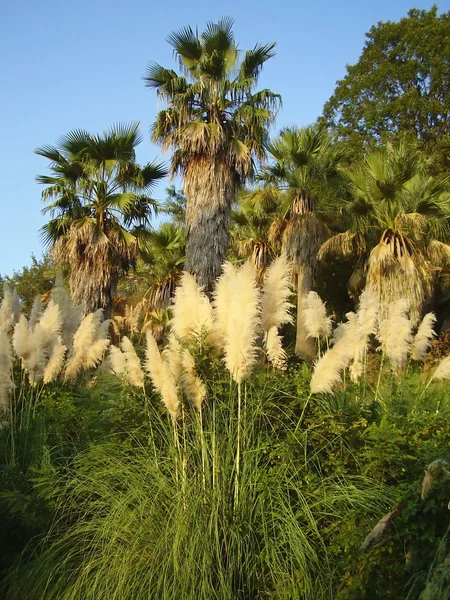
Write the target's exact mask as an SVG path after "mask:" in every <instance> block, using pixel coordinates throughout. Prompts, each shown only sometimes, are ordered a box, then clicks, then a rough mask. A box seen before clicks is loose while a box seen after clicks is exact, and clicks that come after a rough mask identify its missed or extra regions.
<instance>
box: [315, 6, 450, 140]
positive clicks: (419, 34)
mask: <svg viewBox="0 0 450 600" xmlns="http://www.w3.org/2000/svg"><path fill="white" fill-rule="evenodd" d="M366 35H367V41H366V44H365V46H364V49H363V52H362V54H361V56H360V58H359V60H358V62H357V63H356V64H355V65H351V66H347V75H346V76H345V77H344V78H343V79H342V80H340V81H338V82H337V86H336V89H335V91H334V94H333V95H332V97H331V98H330V100H329V101H328V102H327V103H326V104H325V107H324V112H323V115H324V118H325V119H326V121H327V123H328V125H329V126H331V127H333V128H336V131H337V133H338V135H339V136H341V137H342V138H344V139H346V140H349V141H352V142H353V143H355V144H356V145H361V144H364V143H370V142H374V141H375V142H376V141H381V142H382V141H386V140H387V139H391V140H392V137H393V136H399V135H402V134H404V135H407V136H409V137H411V138H417V139H418V140H419V141H420V142H421V143H430V142H431V143H432V144H436V143H437V144H439V145H440V146H442V144H448V137H447V136H449V134H450V121H449V116H450V12H446V13H443V14H441V15H438V9H437V7H436V6H433V7H432V8H431V9H430V10H429V11H426V10H417V9H412V10H410V11H409V13H408V16H407V17H404V18H402V19H401V20H400V21H399V22H396V23H394V22H391V21H387V22H379V23H378V24H377V25H376V26H373V27H372V28H371V30H370V31H369V32H368V33H367V34H366Z"/></svg>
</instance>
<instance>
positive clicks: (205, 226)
mask: <svg viewBox="0 0 450 600" xmlns="http://www.w3.org/2000/svg"><path fill="white" fill-rule="evenodd" d="M235 189H236V186H235V182H234V179H233V174H232V172H231V171H230V169H229V167H228V165H223V164H220V162H219V161H216V162H215V161H214V159H209V160H202V161H199V162H196V163H195V164H193V165H190V166H189V168H188V169H186V171H185V178H184V191H185V193H186V196H187V203H186V228H187V239H186V263H185V268H186V270H187V271H188V272H189V273H192V274H193V275H195V276H196V278H197V281H198V283H199V285H201V286H203V287H204V289H205V291H206V292H207V293H208V294H211V292H212V291H213V289H214V285H215V281H216V279H217V278H218V277H219V275H220V274H221V271H222V265H223V263H224V262H225V260H226V257H227V250H228V240H229V232H230V226H231V204H232V202H233V198H234V194H235Z"/></svg>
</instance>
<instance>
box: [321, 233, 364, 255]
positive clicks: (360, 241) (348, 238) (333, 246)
mask: <svg viewBox="0 0 450 600" xmlns="http://www.w3.org/2000/svg"><path fill="white" fill-rule="evenodd" d="M366 251H367V246H366V240H365V238H364V235H363V234H362V233H361V232H359V231H358V232H356V233H352V232H351V231H345V232H344V233H338V234H336V235H333V236H332V237H330V238H329V239H328V240H326V241H325V242H324V243H323V244H322V245H321V246H320V248H319V251H318V253H317V256H318V258H319V260H324V259H326V258H328V256H336V255H338V256H344V257H345V256H361V255H362V254H364V253H365V252H366Z"/></svg>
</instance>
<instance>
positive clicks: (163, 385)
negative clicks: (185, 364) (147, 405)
mask: <svg viewBox="0 0 450 600" xmlns="http://www.w3.org/2000/svg"><path fill="white" fill-rule="evenodd" d="M146 339H147V349H146V358H147V360H146V363H145V368H146V370H147V372H148V374H149V375H150V378H151V380H152V382H153V385H154V387H155V389H156V390H157V391H158V392H159V393H160V394H161V400H162V402H163V404H164V406H165V407H166V408H167V411H168V413H169V414H170V416H171V417H172V419H173V420H176V419H177V417H178V416H179V414H180V400H179V398H178V390H177V385H176V382H175V379H174V377H173V375H172V372H171V370H170V366H169V364H168V362H167V361H166V360H164V359H163V357H162V356H161V353H160V351H159V348H158V345H157V343H156V340H155V338H154V337H153V334H152V332H151V331H149V330H147V332H146Z"/></svg>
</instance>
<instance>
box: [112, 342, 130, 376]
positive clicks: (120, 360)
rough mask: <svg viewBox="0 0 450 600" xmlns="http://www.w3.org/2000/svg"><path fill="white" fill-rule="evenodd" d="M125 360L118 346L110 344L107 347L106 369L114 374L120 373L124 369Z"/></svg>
mask: <svg viewBox="0 0 450 600" xmlns="http://www.w3.org/2000/svg"><path fill="white" fill-rule="evenodd" d="M126 366H127V361H126V360H125V356H124V354H123V352H122V350H121V349H120V348H118V347H117V346H113V345H111V346H110V348H109V355H108V360H107V367H108V370H109V371H111V372H112V373H113V374H114V375H122V374H123V373H124V371H125V369H126Z"/></svg>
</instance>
